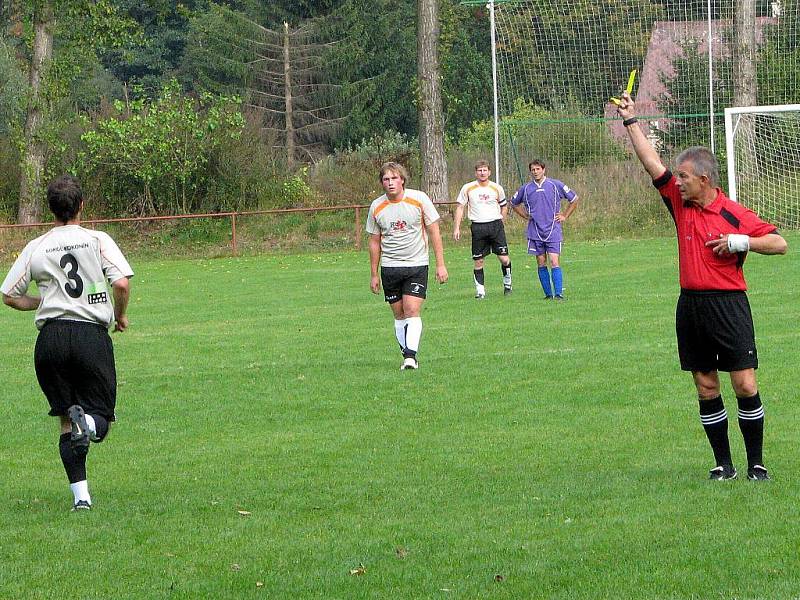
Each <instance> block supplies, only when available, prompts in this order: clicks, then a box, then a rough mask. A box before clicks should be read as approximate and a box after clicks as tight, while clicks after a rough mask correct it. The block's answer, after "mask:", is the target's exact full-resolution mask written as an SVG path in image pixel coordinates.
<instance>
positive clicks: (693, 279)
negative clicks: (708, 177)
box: [653, 170, 777, 291]
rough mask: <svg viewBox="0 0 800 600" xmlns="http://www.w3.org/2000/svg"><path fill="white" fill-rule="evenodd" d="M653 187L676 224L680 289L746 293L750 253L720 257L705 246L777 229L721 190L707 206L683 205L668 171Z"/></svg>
mask: <svg viewBox="0 0 800 600" xmlns="http://www.w3.org/2000/svg"><path fill="white" fill-rule="evenodd" d="M653 185H654V186H655V187H656V189H657V190H658V191H659V193H660V194H661V198H662V199H663V200H664V204H666V205H667V210H669V212H670V214H671V215H672V219H673V221H675V228H676V230H677V233H678V264H679V269H680V283H681V288H683V289H686V290H704V291H711V290H741V291H744V290H746V289H747V283H746V282H745V280H744V273H743V272H742V266H743V264H744V260H745V258H746V256H747V253H745V252H738V253H736V254H732V255H727V256H718V255H716V254H714V252H713V251H712V250H711V249H710V248H708V247H706V245H705V244H706V242H707V241H709V240H712V239H719V237H720V236H721V235H726V234H729V233H737V234H744V235H749V236H752V237H761V236H763V235H767V234H768V233H777V229H776V228H775V226H774V225H770V224H769V223H766V222H764V221H762V220H761V219H760V218H759V217H758V215H757V214H756V213H754V212H753V211H752V210H750V209H749V208H745V207H744V206H742V205H741V204H738V203H737V202H734V201H733V200H731V199H730V198H728V197H727V196H726V195H725V194H724V193H723V191H722V190H721V189H719V188H717V197H716V199H715V200H714V201H713V202H712V203H711V204H708V205H707V206H703V207H701V206H699V205H697V204H695V203H694V202H684V201H683V200H682V199H681V194H680V191H679V189H678V184H677V179H676V178H675V176H674V175H673V174H672V173H671V172H670V171H669V170H667V171H665V172H664V174H663V175H662V176H661V177H659V178H658V179H656V180H654V181H653Z"/></svg>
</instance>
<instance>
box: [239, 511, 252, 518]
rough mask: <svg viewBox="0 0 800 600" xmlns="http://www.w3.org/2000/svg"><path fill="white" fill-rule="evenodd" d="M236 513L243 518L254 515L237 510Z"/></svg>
mask: <svg viewBox="0 0 800 600" xmlns="http://www.w3.org/2000/svg"><path fill="white" fill-rule="evenodd" d="M236 512H238V513H239V514H240V515H242V516H243V517H249V516H250V515H252V514H253V513H251V512H250V511H249V510H237V511H236Z"/></svg>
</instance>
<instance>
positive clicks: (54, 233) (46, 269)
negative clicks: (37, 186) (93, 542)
mask: <svg viewBox="0 0 800 600" xmlns="http://www.w3.org/2000/svg"><path fill="white" fill-rule="evenodd" d="M47 201H48V204H49V205H50V210H51V211H52V212H53V214H54V215H55V227H53V228H52V229H50V230H49V231H48V232H47V233H45V234H44V235H41V236H39V237H38V238H36V239H35V240H33V241H32V242H30V243H28V245H27V246H25V249H24V250H23V251H22V253H20V255H19V257H18V258H17V260H16V261H15V262H14V264H13V266H12V267H11V270H10V271H9V273H8V275H7V276H6V278H5V280H4V281H3V284H2V286H0V292H2V295H3V302H4V303H5V304H7V305H8V306H10V307H12V308H15V309H17V310H35V311H36V318H35V323H36V327H37V328H38V329H39V335H38V337H37V339H36V348H35V350H34V366H35V368H36V377H37V379H38V380H39V386H40V387H41V388H42V392H44V394H45V396H46V397H47V401H48V403H49V404H50V412H49V414H50V415H51V416H54V417H59V419H60V421H61V435H60V437H59V444H58V448H59V453H60V455H61V461H62V463H63V465H64V470H65V471H66V473H67V478H68V479H69V483H70V489H71V490H72V493H73V510H81V509H90V508H91V506H92V499H91V496H90V495H89V484H88V481H87V478H86V455H87V454H88V452H89V442H90V441H93V442H101V441H102V440H103V439H104V438H105V436H106V434H107V433H108V429H109V424H110V422H111V421H114V419H115V416H114V407H115V406H116V395H117V374H116V367H115V365H114V348H113V345H112V343H111V338H110V337H109V335H108V329H109V328H110V327H111V326H112V324H113V325H114V331H125V330H126V329H127V328H128V317H127V306H128V297H129V295H130V291H129V287H128V279H130V278H131V277H133V271H132V270H131V267H130V265H129V264H128V261H127V260H125V257H124V256H123V255H122V252H120V249H119V248H118V247H117V245H116V244H115V243H114V240H112V239H111V237H110V236H109V235H107V234H105V233H102V232H99V231H92V230H89V229H84V228H83V227H81V226H80V217H81V211H82V209H83V193H82V191H81V188H80V183H79V182H78V180H77V179H76V178H74V177H72V176H70V175H64V176H62V177H59V178H58V179H56V180H55V181H53V182H52V183H51V184H50V186H49V187H48V188H47ZM32 281H34V282H36V286H37V288H38V289H39V293H40V296H31V295H29V294H28V287H29V285H30V284H31V282H32ZM109 286H110V289H109ZM112 298H113V303H112Z"/></svg>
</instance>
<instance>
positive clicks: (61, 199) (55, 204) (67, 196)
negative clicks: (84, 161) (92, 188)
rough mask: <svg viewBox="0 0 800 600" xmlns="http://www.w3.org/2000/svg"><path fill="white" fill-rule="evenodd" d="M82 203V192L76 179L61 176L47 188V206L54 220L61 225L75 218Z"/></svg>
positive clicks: (69, 176)
mask: <svg viewBox="0 0 800 600" xmlns="http://www.w3.org/2000/svg"><path fill="white" fill-rule="evenodd" d="M82 202H83V191H82V190H81V184H80V182H79V181H78V178H77V177H73V176H72V175H62V176H61V177H57V178H56V179H54V180H53V181H52V182H51V183H50V185H48V186H47V204H49V205H50V211H51V212H52V213H53V214H54V215H55V217H56V219H58V220H59V221H61V222H62V223H66V222H67V221H70V220H72V219H74V218H75V216H76V215H77V214H78V211H80V209H81V203H82Z"/></svg>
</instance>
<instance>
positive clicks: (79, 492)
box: [69, 479, 92, 504]
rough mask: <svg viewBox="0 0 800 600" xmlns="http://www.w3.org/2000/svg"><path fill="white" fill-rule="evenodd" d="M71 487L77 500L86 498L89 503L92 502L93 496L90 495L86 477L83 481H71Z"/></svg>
mask: <svg viewBox="0 0 800 600" xmlns="http://www.w3.org/2000/svg"><path fill="white" fill-rule="evenodd" d="M69 489H71V490H72V496H73V497H74V498H75V502H78V501H79V500H86V502H88V503H89V504H91V503H92V497H91V496H90V495H89V482H88V481H86V480H85V479H84V480H83V481H76V482H75V483H70V484H69Z"/></svg>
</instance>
